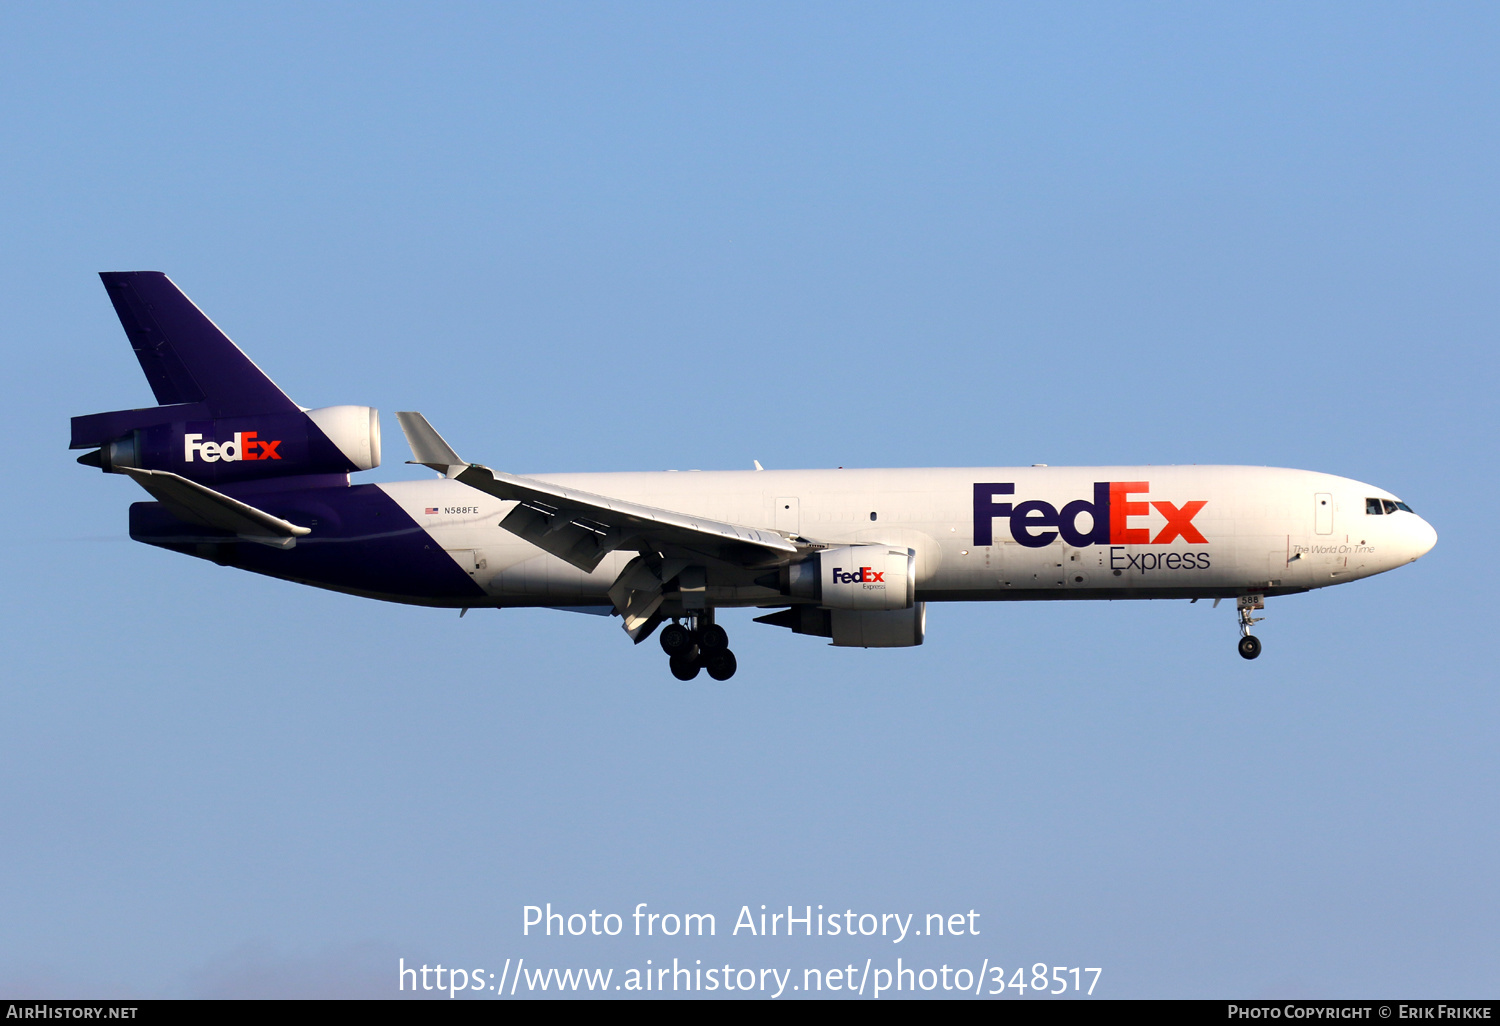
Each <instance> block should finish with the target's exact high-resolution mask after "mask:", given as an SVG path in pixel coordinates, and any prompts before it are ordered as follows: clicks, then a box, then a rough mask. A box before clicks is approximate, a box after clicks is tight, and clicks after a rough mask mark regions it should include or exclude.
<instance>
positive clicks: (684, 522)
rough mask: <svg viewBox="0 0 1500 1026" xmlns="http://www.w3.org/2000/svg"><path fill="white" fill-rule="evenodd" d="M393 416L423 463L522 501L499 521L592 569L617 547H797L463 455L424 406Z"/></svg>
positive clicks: (763, 563) (768, 561) (697, 550)
mask: <svg viewBox="0 0 1500 1026" xmlns="http://www.w3.org/2000/svg"><path fill="white" fill-rule="evenodd" d="M396 419H397V420H398V421H399V422H400V424H401V430H402V431H404V432H405V433H406V439H407V441H408V442H409V443H410V444H411V448H412V453H413V455H415V456H416V459H414V460H411V461H410V462H412V463H418V464H421V465H422V466H425V467H431V468H432V469H433V470H436V471H438V472H439V473H441V474H445V475H446V476H448V477H449V478H451V479H453V480H456V481H461V482H463V483H464V484H466V485H468V486H469V487H471V488H477V489H479V490H480V491H481V492H485V493H486V494H489V495H493V496H495V497H496V498H497V499H511V500H515V501H516V502H517V506H516V508H515V509H513V510H512V511H511V512H510V513H509V514H507V515H506V517H505V519H504V520H502V521H501V522H500V526H501V527H504V528H505V529H506V530H508V531H511V532H513V533H514V534H517V535H519V536H520V537H522V538H524V539H526V540H527V541H529V542H531V544H533V545H535V546H537V547H538V548H540V549H544V550H545V551H547V552H550V553H551V554H552V555H554V556H557V557H558V558H559V559H562V560H565V561H567V562H569V563H571V564H572V565H574V566H576V567H578V568H579V569H580V570H582V571H584V572H585V573H592V572H593V570H594V568H595V567H597V566H598V565H599V563H600V561H601V560H603V559H604V557H605V556H606V555H607V554H609V553H610V552H613V551H615V550H616V549H634V550H637V551H639V550H650V551H654V552H659V553H661V554H663V555H674V554H684V553H686V554H693V555H703V556H708V557H711V558H713V559H716V560H720V561H722V562H725V563H730V564H733V565H736V566H743V567H748V568H756V567H772V566H777V565H779V564H781V563H784V562H786V561H787V560H788V559H789V558H790V557H792V556H795V555H797V554H798V552H799V551H800V550H799V549H798V548H797V546H796V545H794V544H792V542H790V541H788V540H787V539H786V538H784V537H783V536H782V535H780V534H777V533H776V532H775V531H767V530H763V529H761V528H756V527H745V526H743V525H741V524H729V523H723V522H721V521H717V520H709V519H707V518H705V517H698V516H692V515H690V514H687V513H677V512H674V511H672V510H666V509H657V508H656V507H654V506H643V505H641V504H639V503H634V502H626V501H624V500H622V499H614V498H610V497H609V496H605V495H595V494H593V493H592V492H583V491H578V490H576V489H572V488H564V487H562V486H560V485H555V484H552V483H550V482H547V481H538V480H536V479H535V478H529V477H519V476H517V475H515V474H506V473H504V472H501V471H495V470H491V469H489V468H488V467H484V466H481V465H479V464H477V463H465V462H464V461H463V460H461V459H460V458H459V456H458V454H457V453H455V452H454V451H453V449H452V448H451V447H450V446H449V445H448V443H447V442H445V441H443V438H442V436H441V435H439V434H438V433H437V431H436V430H434V429H433V427H432V425H431V424H429V423H428V422H427V418H425V417H423V416H422V415H421V414H420V413H397V414H396Z"/></svg>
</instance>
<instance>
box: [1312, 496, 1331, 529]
mask: <svg viewBox="0 0 1500 1026" xmlns="http://www.w3.org/2000/svg"><path fill="white" fill-rule="evenodd" d="M1313 533H1314V534H1332V533H1333V496H1332V495H1330V494H1329V493H1328V492H1319V493H1318V494H1317V495H1314V496H1313Z"/></svg>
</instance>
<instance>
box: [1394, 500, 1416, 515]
mask: <svg viewBox="0 0 1500 1026" xmlns="http://www.w3.org/2000/svg"><path fill="white" fill-rule="evenodd" d="M1396 508H1397V509H1404V510H1406V512H1408V513H1415V512H1416V510H1414V509H1412V508H1411V507H1410V506H1408V505H1407V504H1406V503H1404V502H1398V503H1396Z"/></svg>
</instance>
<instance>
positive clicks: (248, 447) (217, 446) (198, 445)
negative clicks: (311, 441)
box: [182, 431, 281, 463]
mask: <svg viewBox="0 0 1500 1026" xmlns="http://www.w3.org/2000/svg"><path fill="white" fill-rule="evenodd" d="M257 434H258V432H255V431H236V432H235V433H234V438H233V440H231V441H228V442H205V441H204V440H203V436H202V435H183V436H182V458H183V459H184V460H185V461H186V462H188V463H192V462H193V460H194V458H195V457H196V458H198V459H201V460H202V461H203V462H204V463H218V462H219V461H221V460H222V461H223V462H225V463H238V462H239V461H241V460H279V459H281V453H279V452H277V451H276V448H277V446H279V445H281V439H279V438H278V439H276V440H275V441H271V440H269V439H264V438H257V437H256V435H257Z"/></svg>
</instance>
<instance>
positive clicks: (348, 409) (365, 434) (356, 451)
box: [307, 406, 380, 470]
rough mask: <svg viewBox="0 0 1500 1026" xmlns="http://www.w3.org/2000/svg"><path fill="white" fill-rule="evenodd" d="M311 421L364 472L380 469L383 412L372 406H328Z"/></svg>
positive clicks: (309, 415)
mask: <svg viewBox="0 0 1500 1026" xmlns="http://www.w3.org/2000/svg"><path fill="white" fill-rule="evenodd" d="M307 419H308V420H310V421H312V422H313V423H314V424H316V425H317V426H318V430H319V431H321V432H323V434H325V435H327V436H328V440H329V441H330V442H332V443H333V444H334V445H336V446H338V447H339V451H340V452H342V453H343V454H344V455H345V456H347V457H349V462H350V463H352V464H354V465H355V467H357V468H359V469H360V470H374V469H375V468H376V467H378V466H380V411H378V410H376V409H374V408H373V407H370V406H324V407H323V408H322V409H318V410H308V411H307Z"/></svg>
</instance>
